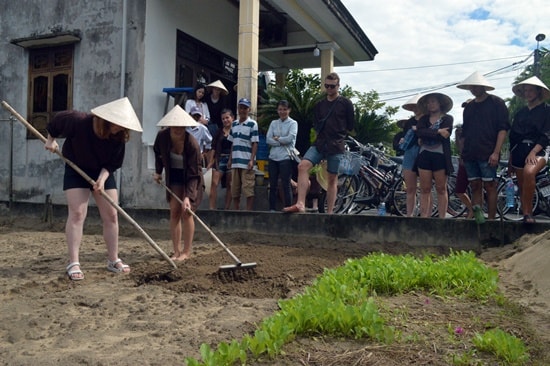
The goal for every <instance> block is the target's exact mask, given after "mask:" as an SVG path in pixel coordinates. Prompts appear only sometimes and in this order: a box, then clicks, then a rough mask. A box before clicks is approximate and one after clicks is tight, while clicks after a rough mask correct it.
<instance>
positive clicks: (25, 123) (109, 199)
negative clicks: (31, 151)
mask: <svg viewBox="0 0 550 366" xmlns="http://www.w3.org/2000/svg"><path fill="white" fill-rule="evenodd" d="M2 107H4V109H6V110H7V111H8V112H10V113H11V114H12V115H13V116H14V117H15V118H17V119H18V120H19V122H21V123H23V124H24V125H25V127H27V129H28V130H29V131H31V133H32V134H33V135H35V136H36V137H37V138H39V139H40V140H41V141H42V142H44V143H46V141H47V139H46V138H45V137H44V136H43V135H42V134H41V133H40V132H39V131H38V130H37V129H36V128H34V126H33V125H31V124H30V123H29V122H28V121H27V120H26V119H25V118H23V116H21V115H20V114H19V113H17V111H16V110H15V109H13V108H12V107H11V106H10V105H9V104H8V103H6V102H5V101H2ZM55 153H56V154H57V155H59V156H60V157H61V159H63V161H65V163H67V164H68V165H69V166H70V167H71V168H73V169H74V170H75V171H76V172H77V173H78V174H80V175H81V176H82V178H84V179H86V181H87V182H88V183H90V184H91V185H92V186H93V185H95V183H96V182H95V181H94V180H93V179H92V178H90V176H89V175H88V174H86V173H85V172H84V171H83V170H82V169H80V168H79V167H78V166H77V165H76V164H75V163H73V162H72V161H71V160H69V159H67V158H66V157H65V156H63V154H62V153H61V151H59V149H56V150H55ZM100 193H101V195H102V196H103V198H105V199H106V200H107V202H109V203H110V204H111V206H113V207H114V208H115V209H116V210H117V211H118V212H119V213H120V214H121V215H122V216H124V218H125V219H126V220H128V222H130V223H131V224H132V225H133V226H134V227H135V228H136V229H137V230H138V231H139V232H140V234H141V235H143V237H144V238H145V239H146V240H147V242H148V243H149V244H150V245H151V246H152V247H153V248H154V249H155V250H156V251H157V252H158V253H159V254H160V255H161V256H162V257H163V258H164V259H166V260H167V261H168V263H170V264H171V265H172V267H174V269H177V268H178V267H177V266H176V264H175V263H174V261H173V260H172V259H171V258H170V257H169V256H168V255H166V253H164V251H163V250H162V249H161V248H160V247H159V246H158V245H157V244H156V243H155V242H154V241H153V239H151V237H150V236H149V235H148V234H147V233H146V232H145V230H143V229H142V228H141V226H139V225H138V223H137V222H136V221H135V220H134V219H132V217H130V215H128V214H127V213H126V211H124V210H123V209H122V207H120V206H119V205H118V203H116V202H115V201H114V200H113V199H112V198H111V197H110V196H109V195H108V194H107V193H106V192H105V190H103V189H101V191H100Z"/></svg>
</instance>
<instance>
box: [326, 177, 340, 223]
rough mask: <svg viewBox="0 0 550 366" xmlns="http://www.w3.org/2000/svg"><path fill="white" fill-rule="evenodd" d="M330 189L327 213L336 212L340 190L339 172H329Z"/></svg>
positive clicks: (328, 190) (328, 183) (328, 191)
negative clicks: (337, 195)
mask: <svg viewBox="0 0 550 366" xmlns="http://www.w3.org/2000/svg"><path fill="white" fill-rule="evenodd" d="M327 185H328V187H327V188H328V189H327V213H328V214H332V213H333V212H334V204H335V203H336V194H337V192H338V174H332V173H328V182H327Z"/></svg>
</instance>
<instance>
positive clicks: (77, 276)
mask: <svg viewBox="0 0 550 366" xmlns="http://www.w3.org/2000/svg"><path fill="white" fill-rule="evenodd" d="M73 267H79V269H72V268H73ZM66 271H67V276H69V279H70V280H71V281H81V280H83V279H84V273H83V272H82V270H81V269H80V263H78V262H73V263H70V264H69V265H68V266H67V269H66Z"/></svg>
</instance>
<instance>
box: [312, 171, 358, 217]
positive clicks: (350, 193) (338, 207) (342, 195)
mask: <svg viewBox="0 0 550 366" xmlns="http://www.w3.org/2000/svg"><path fill="white" fill-rule="evenodd" d="M358 186H359V178H358V177H357V176H355V175H345V174H341V175H339V176H338V191H337V192H336V201H335V202H334V211H333V213H346V211H347V210H348V209H349V208H350V206H351V205H352V204H353V198H354V197H355V195H356V194H357V188H358ZM321 200H322V201H321ZM319 205H320V206H322V207H323V208H322V211H324V212H327V210H328V205H327V200H326V194H324V195H323V196H322V197H320V198H319Z"/></svg>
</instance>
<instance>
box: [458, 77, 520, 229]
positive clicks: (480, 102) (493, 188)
mask: <svg viewBox="0 0 550 366" xmlns="http://www.w3.org/2000/svg"><path fill="white" fill-rule="evenodd" d="M457 87H458V88H459V89H465V90H469V91H470V93H472V95H473V96H474V98H473V99H472V100H471V101H470V102H469V103H466V105H465V106H464V110H463V114H462V116H463V117H462V119H463V125H462V138H463V141H464V144H463V147H462V154H461V157H462V160H463V161H464V167H465V168H466V174H467V175H468V181H469V183H470V188H471V190H472V205H473V209H474V215H475V217H476V220H477V221H478V222H479V223H481V222H483V221H485V220H484V217H483V212H482V209H481V207H482V204H483V202H482V201H483V189H485V191H486V192H487V208H488V217H489V220H494V218H495V216H496V211H497V168H498V163H499V161H500V149H501V148H502V144H503V143H504V141H505V140H506V134H507V132H508V130H509V129H510V124H509V122H508V109H507V108H506V104H505V103H504V101H503V100H502V99H501V98H499V97H497V96H496V95H492V94H489V93H487V91H491V90H494V89H495V88H494V87H493V86H491V85H490V84H489V82H488V81H487V79H486V78H485V77H484V76H483V75H481V74H480V73H479V72H477V71H476V72H474V73H473V74H471V75H470V76H468V77H467V78H466V79H465V80H464V81H463V82H461V83H460V84H458V85H457Z"/></svg>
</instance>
